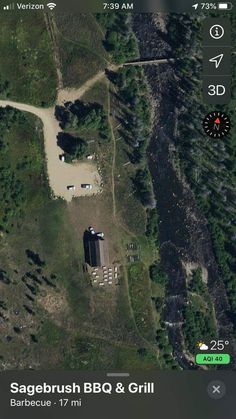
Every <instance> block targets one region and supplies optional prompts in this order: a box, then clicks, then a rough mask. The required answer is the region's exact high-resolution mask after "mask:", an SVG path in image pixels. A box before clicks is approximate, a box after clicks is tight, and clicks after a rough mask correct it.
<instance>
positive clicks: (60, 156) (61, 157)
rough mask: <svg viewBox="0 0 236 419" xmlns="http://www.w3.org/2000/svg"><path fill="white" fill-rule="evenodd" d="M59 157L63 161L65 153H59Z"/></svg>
mask: <svg viewBox="0 0 236 419" xmlns="http://www.w3.org/2000/svg"><path fill="white" fill-rule="evenodd" d="M59 159H60V160H61V161H63V162H64V161H65V154H60V155H59Z"/></svg>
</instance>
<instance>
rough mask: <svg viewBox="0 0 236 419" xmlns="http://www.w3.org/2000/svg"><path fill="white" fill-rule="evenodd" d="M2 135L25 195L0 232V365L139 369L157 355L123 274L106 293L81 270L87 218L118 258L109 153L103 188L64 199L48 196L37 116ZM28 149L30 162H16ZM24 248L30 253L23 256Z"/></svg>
mask: <svg viewBox="0 0 236 419" xmlns="http://www.w3.org/2000/svg"><path fill="white" fill-rule="evenodd" d="M4 141H7V142H8V144H9V149H8V153H7V154H5V155H4V162H6V159H7V162H8V163H9V164H10V165H11V167H12V170H13V171H14V172H16V175H17V177H19V178H20V179H21V181H22V183H23V184H24V188H25V191H26V201H25V206H24V208H23V211H22V213H21V214H20V216H19V217H18V218H16V219H14V222H13V223H12V226H10V227H11V228H10V229H9V233H8V234H7V233H3V234H2V236H1V239H0V240H1V250H0V268H1V269H2V270H4V271H5V272H6V275H5V277H6V278H5V277H4V275H3V274H2V277H1V278H2V280H1V281H0V289H1V304H2V305H1V307H0V312H1V314H2V315H3V316H4V319H5V320H4V321H3V323H2V333H1V337H0V357H1V362H2V366H4V367H5V368H8V369H9V368H28V367H29V366H31V367H33V368H36V369H42V368H58V367H61V368H77V367H78V368H87V369H91V368H93V369H104V368H121V367H124V368H128V367H130V368H134V369H140V370H142V369H148V368H150V369H151V368H153V367H155V366H157V361H156V359H155V355H153V354H152V353H150V352H149V351H148V350H147V348H145V344H143V341H142V339H140V337H139V336H137V333H136V331H135V328H134V324H133V319H132V316H131V313H130V307H129V304H128V300H127V292H126V288H125V286H124V282H123V280H121V284H120V286H118V287H115V288H113V289H112V290H111V291H110V292H104V291H102V290H99V289H97V290H95V289H93V288H91V287H90V285H89V281H88V278H87V276H86V274H84V272H83V260H84V255H83V244H82V237H83V232H84V230H85V229H86V228H87V227H88V225H90V224H92V225H94V227H95V228H97V229H101V230H103V231H104V232H105V234H106V237H107V240H108V241H109V250H110V259H111V261H115V260H116V262H117V263H121V262H122V260H121V259H119V258H120V256H119V255H120V249H119V247H118V244H117V228H116V226H115V225H114V222H113V215H112V214H113V212H112V210H113V208H112V198H111V193H110V190H111V189H110V187H111V185H110V183H109V179H110V175H109V170H110V163H111V155H110V154H109V152H108V153H105V149H104V150H102V149H100V153H101V154H100V155H101V158H102V156H103V166H104V178H106V176H107V179H108V181H107V182H106V183H105V187H104V193H103V194H102V195H99V196H97V197H96V198H93V197H91V198H88V199H86V198H81V199H75V200H73V201H72V202H71V203H70V204H69V205H68V204H66V203H65V202H64V201H62V200H60V199H57V200H52V199H51V198H50V190H49V187H48V183H47V179H46V176H45V169H46V166H45V156H44V147H43V138H42V129H41V125H40V122H39V121H38V120H37V119H35V118H34V117H32V116H30V115H27V114H26V115H25V116H24V119H23V120H20V121H16V122H15V123H14V124H13V125H12V126H11V128H10V130H9V131H8V132H7V134H6V136H5V137H4ZM26 155H27V162H28V163H27V165H21V163H22V162H24V159H25V158H24V156H26ZM2 164H3V161H2V160H1V161H0V165H2ZM17 164H20V169H17V167H18V166H17ZM27 249H29V250H30V252H31V253H32V255H33V256H32V255H31V253H29V255H28V256H27V253H26V250H27ZM8 278H9V280H10V282H9V283H8V282H6V283H5V282H4V281H6V280H7V279H8ZM104 307H106V310H104ZM18 329H20V331H19V330H18ZM78 331H79V333H80V335H79V338H80V340H81V341H82V343H83V342H87V344H88V345H89V350H88V351H87V352H86V351H85V353H84V352H83V351H84V349H83V348H82V355H81V343H79V349H78V337H77V336H78ZM142 348H144V349H145V350H144V351H141V352H142V355H140V354H139V352H138V350H139V349H142Z"/></svg>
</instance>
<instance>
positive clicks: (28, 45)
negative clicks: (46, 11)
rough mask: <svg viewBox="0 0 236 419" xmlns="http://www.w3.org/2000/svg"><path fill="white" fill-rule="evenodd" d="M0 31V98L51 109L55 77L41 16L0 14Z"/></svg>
mask: <svg viewBox="0 0 236 419" xmlns="http://www.w3.org/2000/svg"><path fill="white" fill-rule="evenodd" d="M0 27H1V37H0V57H1V60H0V97H1V98H3V99H5V98H10V99H12V100H16V101H19V102H25V103H30V104H34V105H37V106H49V105H52V104H53V103H54V101H55V95H56V87H57V76H56V72H55V68H54V63H53V57H52V52H51V45H50V40H49V37H48V34H47V30H46V27H45V24H44V18H43V14H42V13H33V12H31V13H24V14H23V13H22V14H21V15H19V14H14V13H10V14H5V15H3V14H2V15H1V16H0Z"/></svg>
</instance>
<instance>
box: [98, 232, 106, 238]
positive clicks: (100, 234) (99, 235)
mask: <svg viewBox="0 0 236 419" xmlns="http://www.w3.org/2000/svg"><path fill="white" fill-rule="evenodd" d="M97 236H98V237H101V239H103V237H104V236H105V234H104V233H102V232H99V233H97Z"/></svg>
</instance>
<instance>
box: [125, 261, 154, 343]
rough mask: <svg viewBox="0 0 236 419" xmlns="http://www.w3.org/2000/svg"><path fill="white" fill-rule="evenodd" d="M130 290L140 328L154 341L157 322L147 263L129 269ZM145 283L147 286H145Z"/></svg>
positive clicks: (145, 335)
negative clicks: (152, 302)
mask: <svg viewBox="0 0 236 419" xmlns="http://www.w3.org/2000/svg"><path fill="white" fill-rule="evenodd" d="M128 275H129V290H130V295H131V300H132V307H133V310H134V314H135V320H136V324H137V327H138V329H139V330H140V332H141V333H142V336H144V337H145V338H146V339H148V340H151V341H153V342H154V340H155V324H154V322H153V312H152V305H151V299H150V279H149V273H148V271H147V269H146V267H145V265H144V264H143V263H141V262H137V263H134V264H132V265H131V266H130V267H129V270H128ZM144 284H145V286H144Z"/></svg>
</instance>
